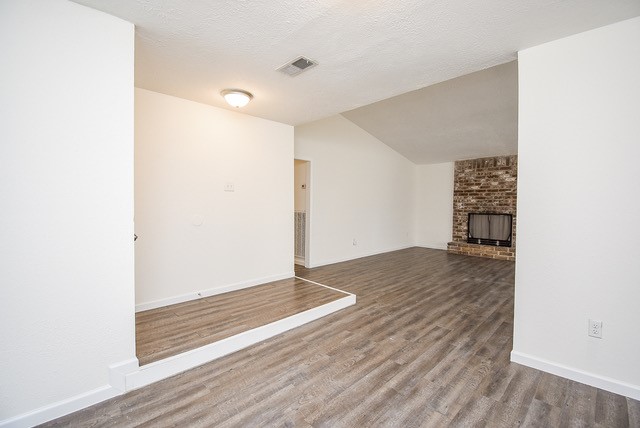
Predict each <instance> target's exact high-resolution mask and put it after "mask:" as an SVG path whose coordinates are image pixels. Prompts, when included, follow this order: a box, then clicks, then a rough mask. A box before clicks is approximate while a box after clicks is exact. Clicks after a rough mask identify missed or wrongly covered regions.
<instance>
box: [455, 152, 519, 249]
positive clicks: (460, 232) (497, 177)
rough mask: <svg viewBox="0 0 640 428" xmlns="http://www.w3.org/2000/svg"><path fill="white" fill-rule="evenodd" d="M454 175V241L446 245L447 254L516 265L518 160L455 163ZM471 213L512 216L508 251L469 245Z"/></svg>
mask: <svg viewBox="0 0 640 428" xmlns="http://www.w3.org/2000/svg"><path fill="white" fill-rule="evenodd" d="M454 174H455V175H454V187H453V241H452V242H449V243H448V245H447V249H448V251H449V252H451V253H454V254H465V255H469V256H478V257H487V258H491V259H500V260H512V261H515V259H516V201H517V183H518V182H517V178H518V157H517V156H498V157H491V158H481V159H469V160H464V161H457V162H456V163H455V173H454ZM470 213H494V214H511V215H512V219H513V221H512V225H511V228H512V230H511V247H507V246H496V245H482V244H473V243H468V242H467V237H468V229H467V227H468V224H467V223H468V220H469V214H470Z"/></svg>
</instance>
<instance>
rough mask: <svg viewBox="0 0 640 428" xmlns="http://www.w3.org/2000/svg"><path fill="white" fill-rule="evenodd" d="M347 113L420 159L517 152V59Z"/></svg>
mask: <svg viewBox="0 0 640 428" xmlns="http://www.w3.org/2000/svg"><path fill="white" fill-rule="evenodd" d="M342 115H343V116H344V117H346V118H347V119H349V120H350V121H352V122H353V123H355V124H356V125H358V126H360V127H361V128H363V129H365V130H366V131H367V132H369V133H370V134H371V135H373V136H375V137H376V138H378V139H379V140H380V141H383V142H384V143H386V144H387V145H388V146H390V147H391V148H393V149H394V150H396V151H397V152H399V153H400V154H402V155H404V156H405V157H406V158H407V159H410V160H411V161H413V162H415V163H418V164H425V163H439V162H447V161H452V160H459V159H470V158H480V157H487V156H496V155H510V154H516V153H517V150H518V146H517V141H518V65H517V62H516V61H512V62H509V63H506V64H502V65H498V66H495V67H491V68H488V69H485V70H482V71H477V72H475V73H471V74H466V75H464V76H461V77H457V78H455V79H451V80H447V81H445V82H442V83H438V84H435V85H431V86H427V87H426V88H423V89H418V90H416V91H412V92H408V93H406V94H402V95H398V96H396V97H392V98H388V99H386V100H383V101H378V102H377V103H373V104H369V105H367V106H364V107H360V108H357V109H355V110H351V111H348V112H345V113H342Z"/></svg>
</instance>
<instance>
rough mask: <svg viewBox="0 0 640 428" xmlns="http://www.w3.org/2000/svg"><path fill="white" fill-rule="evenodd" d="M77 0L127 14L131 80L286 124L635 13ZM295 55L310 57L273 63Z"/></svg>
mask: <svg viewBox="0 0 640 428" xmlns="http://www.w3.org/2000/svg"><path fill="white" fill-rule="evenodd" d="M75 1H76V2H77V3H80V4H84V5H87V6H90V7H92V8H95V9H98V10H102V11H105V12H107V13H109V14H112V15H115V16H118V17H120V18H123V19H125V20H127V21H130V22H132V23H134V24H135V25H136V28H137V30H136V71H135V74H136V76H135V81H136V86H138V87H141V88H145V89H149V90H152V91H156V92H161V93H164V94H169V95H174V96H177V97H181V98H185V99H190V100H193V101H198V102H202V103H206V104H210V105H214V106H217V107H222V108H230V107H228V106H227V105H226V104H225V102H224V100H223V99H222V97H221V96H220V95H219V92H220V90H222V89H224V88H241V89H245V90H248V91H250V92H252V93H253V94H254V96H255V98H254V99H253V101H252V102H251V103H250V104H249V105H248V106H247V107H244V108H243V109H242V112H244V113H247V114H250V115H253V116H258V117H262V118H266V119H271V120H275V121H278V122H283V123H288V124H292V125H298V124H302V123H306V122H310V121H313V120H317V119H321V118H325V117H328V116H331V115H334V114H337V113H341V112H345V111H348V110H352V109H355V108H357V107H361V106H365V105H368V104H371V103H373V102H376V101H380V100H384V99H387V98H390V97H393V96H396V95H399V94H403V93H406V92H409V91H414V90H416V89H420V88H424V87H425V86H428V85H432V84H435V83H439V82H443V81H445V80H448V79H452V78H455V77H458V76H462V75H465V74H468V73H472V72H475V71H478V70H482V69H485V68H488V67H492V66H495V65H498V64H503V63H505V62H509V61H512V60H514V59H515V58H516V52H517V51H518V50H521V49H524V48H527V47H531V46H535V45H538V44H541V43H544V42H547V41H550V40H554V39H558V38H561V37H564V36H567V35H570V34H575V33H578V32H581V31H586V30H589V29H592V28H596V27H599V26H603V25H607V24H610V23H613V22H617V21H621V20H623V19H627V18H631V17H634V16H638V15H640V1H638V0H528V1H522V0H511V1H507V0H483V1H478V0H455V1H454V0H369V1H366V0H313V1H311V0H217V1H211V0H75ZM300 55H304V56H306V57H308V58H311V59H312V60H315V61H317V62H318V63H319V65H318V66H317V67H314V68H312V69H310V70H308V71H306V72H304V73H302V74H300V75H298V76H296V77H289V76H287V75H284V74H281V73H279V72H276V71H275V70H276V69H277V68H278V67H280V66H281V65H283V64H285V63H286V62H288V61H290V60H293V59H295V58H297V57H298V56H300ZM425 102H428V100H426V99H425ZM372 111H374V112H375V108H374V109H373V110H372ZM348 116H349V114H348V115H347V117H348ZM351 116H352V117H353V118H354V120H356V119H355V116H356V114H355V112H354V113H353V114H351ZM357 116H358V118H357V120H359V121H360V122H361V123H364V122H366V118H365V117H364V116H365V115H364V114H358V115H357ZM369 122H371V121H370V120H369ZM363 127H364V128H365V129H366V125H364V126H363ZM376 132H378V133H380V132H379V130H374V132H372V133H373V134H374V135H375V133H376ZM442 132H445V131H442ZM382 141H384V142H385V143H387V144H390V145H393V144H392V143H390V142H389V141H385V139H383V140H382ZM404 144H405V146H406V145H407V144H406V143H404ZM400 150H402V149H400ZM405 151H406V150H405ZM438 159H439V157H438Z"/></svg>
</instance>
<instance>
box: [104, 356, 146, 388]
mask: <svg viewBox="0 0 640 428" xmlns="http://www.w3.org/2000/svg"><path fill="white" fill-rule="evenodd" d="M139 368H140V363H139V362H138V359H137V358H131V359H129V360H126V361H122V362H120V363H116V364H112V365H110V366H109V384H110V385H111V386H112V387H114V388H115V389H117V390H118V391H120V392H122V393H124V392H126V391H127V384H126V374H127V373H132V372H134V371H136V370H138V369H139Z"/></svg>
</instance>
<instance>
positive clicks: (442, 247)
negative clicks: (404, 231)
mask: <svg viewBox="0 0 640 428" xmlns="http://www.w3.org/2000/svg"><path fill="white" fill-rule="evenodd" d="M416 247H421V248H430V249H432V250H446V249H447V243H446V242H444V243H443V242H420V243H417V244H416Z"/></svg>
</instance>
